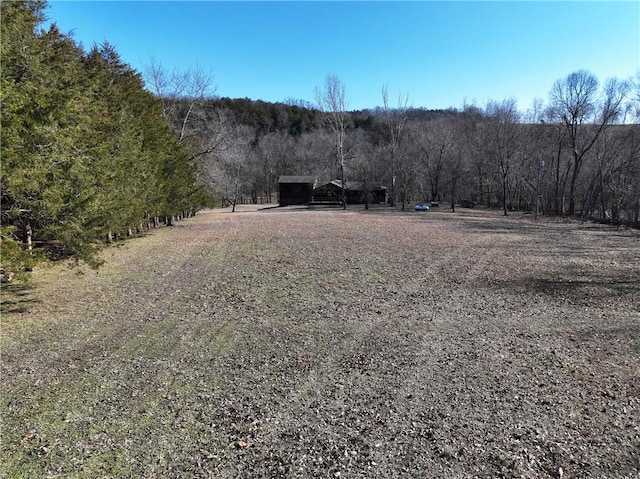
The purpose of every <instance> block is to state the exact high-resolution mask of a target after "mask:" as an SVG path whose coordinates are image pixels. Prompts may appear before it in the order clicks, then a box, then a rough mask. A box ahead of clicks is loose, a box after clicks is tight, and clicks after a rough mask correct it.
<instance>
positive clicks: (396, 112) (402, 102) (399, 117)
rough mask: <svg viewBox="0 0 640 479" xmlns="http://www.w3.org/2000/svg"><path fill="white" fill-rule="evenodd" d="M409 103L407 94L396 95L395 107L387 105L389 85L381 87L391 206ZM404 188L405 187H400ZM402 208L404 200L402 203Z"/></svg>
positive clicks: (394, 194) (393, 200) (394, 195)
mask: <svg viewBox="0 0 640 479" xmlns="http://www.w3.org/2000/svg"><path fill="white" fill-rule="evenodd" d="M408 103H409V95H402V94H400V95H398V105H397V107H396V108H395V109H393V108H391V107H390V106H389V86H388V85H384V86H383V87H382V105H383V106H382V108H383V114H384V122H385V126H386V129H387V134H388V138H387V148H388V151H389V168H390V176H391V178H390V179H391V188H390V190H389V200H390V202H391V206H395V204H396V194H397V193H396V191H397V186H398V185H397V184H396V183H397V179H398V173H399V172H401V171H400V170H401V169H402V168H401V163H402V149H401V143H402V140H403V139H404V135H405V126H406V123H407V109H408V107H407V105H408ZM401 189H403V190H406V187H403V188H401ZM402 209H404V201H403V203H402Z"/></svg>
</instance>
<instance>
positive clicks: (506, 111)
mask: <svg viewBox="0 0 640 479" xmlns="http://www.w3.org/2000/svg"><path fill="white" fill-rule="evenodd" d="M485 115H486V117H487V122H486V125H485V127H486V134H487V142H486V147H487V151H488V153H489V155H490V157H491V158H493V160H494V161H495V165H494V166H496V167H497V169H498V176H499V181H500V189H501V197H502V210H503V213H504V216H507V214H508V202H509V193H510V191H509V189H510V180H511V176H510V175H511V169H512V167H513V161H514V158H515V155H516V153H517V152H518V148H519V137H518V136H519V131H520V124H519V123H520V113H519V112H518V108H517V106H516V101H515V100H513V99H509V100H504V101H502V102H500V103H497V102H489V104H488V105H487V108H486V111H485Z"/></svg>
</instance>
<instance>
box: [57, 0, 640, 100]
mask: <svg viewBox="0 0 640 479" xmlns="http://www.w3.org/2000/svg"><path fill="white" fill-rule="evenodd" d="M46 14H47V16H48V18H49V20H50V21H53V22H56V23H57V24H58V26H59V27H60V28H61V30H62V31H63V32H71V33H72V34H73V37H74V38H75V40H76V41H78V42H79V43H82V45H83V46H84V48H85V50H88V49H89V48H90V47H91V46H92V45H93V44H94V43H103V42H105V41H108V42H109V43H110V44H112V45H113V46H114V47H115V48H116V50H117V51H118V53H119V54H120V56H121V58H122V59H123V60H124V61H125V62H126V63H128V64H130V65H131V66H132V67H133V68H135V69H136V70H138V71H140V72H142V71H144V69H145V66H146V65H148V64H149V62H150V60H151V58H154V59H155V60H156V61H157V62H159V63H160V64H162V65H163V67H165V68H166V69H168V70H171V69H173V68H179V69H183V70H184V69H188V68H190V67H194V66H196V65H198V66H199V67H200V68H201V69H203V70H205V71H207V72H211V73H212V74H213V76H214V83H215V85H216V87H217V90H216V94H217V95H219V96H226V97H231V98H251V99H254V100H257V99H261V100H265V101H273V102H277V101H284V100H285V99H288V98H294V99H301V100H305V101H310V102H314V90H315V87H316V86H322V84H323V82H324V79H325V77H326V75H327V74H334V75H336V76H338V77H339V78H340V79H341V80H342V82H343V83H344V84H345V87H346V92H347V97H348V99H349V108H350V109H363V108H372V107H375V106H377V105H381V104H382V100H381V98H382V97H381V89H382V86H383V85H385V84H386V85H388V88H389V97H390V102H391V104H392V105H395V103H396V102H397V98H398V96H399V95H401V94H402V95H408V96H409V104H410V105H412V106H414V107H425V108H448V107H454V108H460V107H462V105H463V104H464V103H465V102H466V103H476V104H477V105H479V106H483V105H484V104H486V102H487V101H488V100H504V99H507V98H515V99H516V100H517V101H518V106H519V108H520V109H521V110H523V111H524V110H526V109H527V108H529V107H530V106H531V104H532V101H533V99H534V98H536V97H537V98H542V99H543V100H546V99H547V97H548V92H549V90H550V89H551V86H552V84H553V82H554V81H555V80H557V79H559V78H563V77H565V76H566V75H568V74H569V73H571V72H573V71H576V70H579V69H583V68H584V69H587V70H590V71H591V72H593V73H594V74H596V75H597V76H598V78H599V79H600V80H601V81H604V80H605V79H607V78H610V77H618V78H624V79H627V78H630V77H631V76H633V75H635V74H636V72H638V71H639V70H640V2H638V1H637V0H636V1H619V2H617V1H605V2H590V1H583V2H578V1H556V2H542V1H529V2H524V1H512V2H507V1H499V2H484V1H474V2H461V1H446V2H434V1H421V2H419V1H414V2H365V1H360V2H313V1H308V2H273V1H263V2H242V1H227V2H212V1H195V2H177V1H173V2H172V1H161V2H158V1H138V2H130V1H108V2H98V1H61V0H50V1H49V8H48V9H47V11H46Z"/></svg>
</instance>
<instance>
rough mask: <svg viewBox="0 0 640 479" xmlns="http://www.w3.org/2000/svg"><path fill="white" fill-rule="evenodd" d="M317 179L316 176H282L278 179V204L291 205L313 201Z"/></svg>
mask: <svg viewBox="0 0 640 479" xmlns="http://www.w3.org/2000/svg"><path fill="white" fill-rule="evenodd" d="M316 181H317V180H316V177H315V176H287V175H283V176H281V177H280V178H279V179H278V204H279V205H280V206H289V205H306V204H308V203H311V200H312V198H313V189H314V188H315V186H316Z"/></svg>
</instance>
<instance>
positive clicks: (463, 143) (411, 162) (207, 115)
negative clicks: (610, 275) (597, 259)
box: [165, 70, 640, 227]
mask: <svg viewBox="0 0 640 479" xmlns="http://www.w3.org/2000/svg"><path fill="white" fill-rule="evenodd" d="M165 95H166V92H165ZM178 103H180V104H181V106H180V107H177V108H173V109H172V111H173V114H174V116H173V118H172V121H173V123H174V125H175V127H176V128H177V127H178V125H183V124H184V120H185V116H186V115H187V112H188V113H189V114H190V115H191V118H190V119H189V121H188V122H187V124H188V130H189V131H190V135H189V141H190V143H191V145H192V148H194V149H195V150H196V151H200V152H202V155H201V156H199V157H198V163H199V165H200V174H201V175H203V176H204V177H205V178H206V181H205V183H206V184H208V185H210V186H214V189H212V190H210V193H211V194H212V195H214V196H216V197H217V198H218V200H219V201H221V202H224V203H225V204H234V203H235V202H236V201H246V202H254V203H257V202H260V201H266V202H271V201H275V200H276V197H275V192H276V191H277V179H278V177H279V176H280V175H312V176H316V177H318V180H319V181H320V182H329V181H331V180H334V179H340V180H343V181H345V180H346V181H357V182H361V183H364V184H380V185H384V186H387V188H388V191H389V203H390V204H391V205H396V204H398V205H399V206H401V207H402V208H404V207H405V205H406V204H407V202H410V201H421V202H446V203H447V204H450V205H451V207H452V208H454V209H455V206H456V205H457V204H459V202H460V201H461V200H463V199H466V200H470V201H474V202H476V203H477V204H480V205H484V206H486V207H492V208H500V209H502V210H503V212H504V214H505V215H507V214H508V212H509V211H514V210H522V211H532V212H533V211H536V213H539V214H545V215H568V216H578V217H582V218H586V219H594V220H598V221H603V222H611V223H615V224H628V225H631V226H634V227H638V226H640V223H639V214H640V125H639V124H638V121H639V120H640V73H639V74H638V78H636V81H631V80H628V81H625V80H619V79H615V78H614V79H610V80H607V81H605V82H604V83H601V82H600V81H599V80H598V78H596V76H595V75H593V74H592V73H590V72H588V71H585V70H580V71H577V72H573V73H570V74H569V75H567V76H566V77H564V78H561V79H559V80H557V81H556V82H555V83H554V84H553V85H551V89H550V93H549V98H548V99H547V101H546V102H545V101H543V100H536V101H535V102H534V104H533V105H532V106H531V108H530V109H528V110H527V111H526V112H524V113H523V112H521V111H520V110H519V109H518V105H517V103H516V101H515V100H513V99H506V100H501V101H489V102H487V104H486V105H484V106H478V105H473V104H467V105H464V106H463V107H462V108H461V109H454V108H451V109H448V110H426V109H424V108H412V107H410V106H408V103H409V97H408V95H399V96H398V99H397V103H393V104H392V103H391V101H390V99H389V91H388V87H387V86H386V85H385V86H383V87H382V88H381V104H382V106H380V107H376V108H372V109H368V110H362V111H348V99H347V93H346V86H345V85H344V84H343V83H342V82H341V81H340V79H339V78H337V77H336V76H334V75H328V76H327V78H326V80H325V84H324V85H323V86H322V87H321V88H317V89H316V105H313V104H309V103H305V102H296V101H294V100H290V101H287V102H284V103H266V102H262V101H251V100H248V99H240V100H231V99H228V98H210V99H206V98H202V99H201V101H199V102H198V105H197V108H195V109H194V108H192V107H193V106H194V103H193V101H192V100H187V99H181V100H180V101H179V102H178ZM343 184H344V183H343Z"/></svg>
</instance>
